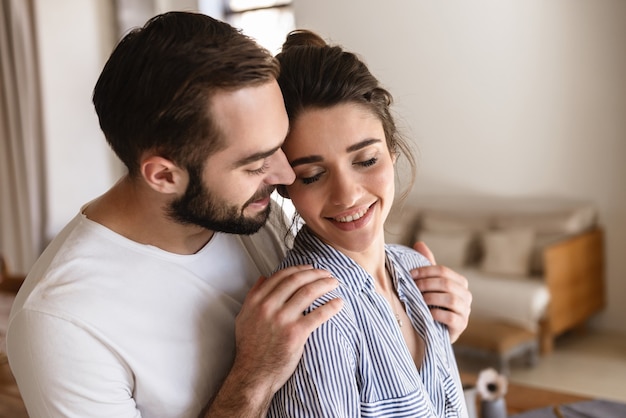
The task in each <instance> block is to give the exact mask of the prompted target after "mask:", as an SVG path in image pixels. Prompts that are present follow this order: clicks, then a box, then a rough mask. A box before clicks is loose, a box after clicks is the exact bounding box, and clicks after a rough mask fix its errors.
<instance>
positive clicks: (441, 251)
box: [415, 230, 473, 268]
mask: <svg viewBox="0 0 626 418" xmlns="http://www.w3.org/2000/svg"><path fill="white" fill-rule="evenodd" d="M472 238H473V233H472V232H470V231H460V232H439V231H428V230H422V231H421V232H419V233H418V234H417V236H416V239H415V240H416V241H424V242H425V243H426V245H428V248H429V249H430V251H432V253H433V254H434V255H435V259H436V262H437V264H442V265H444V266H448V267H453V268H454V267H462V266H464V265H466V264H467V262H468V257H469V249H470V243H471V241H472Z"/></svg>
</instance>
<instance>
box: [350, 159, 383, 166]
mask: <svg viewBox="0 0 626 418" xmlns="http://www.w3.org/2000/svg"><path fill="white" fill-rule="evenodd" d="M377 162H378V158H376V157H373V158H370V159H369V160H365V161H359V162H358V163H355V164H357V165H360V166H361V167H369V166H372V165H374V164H376V163H377Z"/></svg>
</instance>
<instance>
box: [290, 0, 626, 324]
mask: <svg viewBox="0 0 626 418" xmlns="http://www.w3.org/2000/svg"><path fill="white" fill-rule="evenodd" d="M295 7H296V23H297V26H298V27H305V28H310V29H314V30H317V31H319V32H320V33H321V34H323V35H325V36H326V37H327V38H329V39H330V40H331V41H334V42H337V43H340V44H343V45H344V46H346V47H347V48H349V49H351V50H353V51H356V52H358V53H360V54H361V55H362V56H363V57H364V59H365V60H366V62H367V63H368V64H369V65H370V68H371V69H372V70H373V72H374V73H375V74H376V75H377V76H379V78H380V79H381V80H382V81H383V83H384V84H385V85H386V86H387V87H388V88H389V89H390V90H391V91H392V93H393V94H394V96H395V99H396V110H397V112H398V114H399V116H400V118H401V120H402V123H403V124H404V125H406V128H407V129H405V131H407V132H408V133H409V135H410V136H411V137H412V138H413V139H414V140H415V141H416V145H417V147H418V149H419V152H420V171H419V174H418V179H417V183H416V188H415V190H414V192H413V195H412V198H413V199H419V198H420V196H421V195H430V194H439V195H455V194H465V195H467V194H470V195H483V194H488V195H492V194H494V195H510V196H527V195H558V196H564V197H575V198H583V199H589V200H592V201H594V202H596V203H597V205H598V207H599V209H600V215H601V222H602V223H603V224H604V225H605V227H606V230H607V231H606V232H607V236H606V244H607V255H606V259H607V281H608V301H609V306H608V309H607V310H606V312H605V313H603V314H602V315H600V316H599V317H598V318H596V319H595V320H594V321H593V325H594V326H598V327H602V328H606V329H615V330H621V331H626V321H624V318H626V257H624V251H626V250H625V248H626V163H625V162H624V160H625V159H626V76H625V75H626V48H624V40H625V39H626V2H624V1H621V0H595V1H593V2H585V1H571V0H553V1H549V2H547V1H544V0H505V1H502V0H474V1H466V2H441V1H435V0H432V1H410V0H404V1H401V0H393V1H386V2H382V1H374V0H361V1H358V2H355V1H347V0H316V1H306V0H295Z"/></svg>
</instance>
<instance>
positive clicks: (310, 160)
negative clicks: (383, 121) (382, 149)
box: [289, 138, 382, 167]
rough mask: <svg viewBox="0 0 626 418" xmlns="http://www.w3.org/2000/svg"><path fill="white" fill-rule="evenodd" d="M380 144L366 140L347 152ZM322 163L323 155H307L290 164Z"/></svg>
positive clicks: (374, 139) (354, 145) (351, 147)
mask: <svg viewBox="0 0 626 418" xmlns="http://www.w3.org/2000/svg"><path fill="white" fill-rule="evenodd" d="M379 142H382V141H381V140H380V139H376V138H369V139H365V140H363V141H361V142H357V143H356V144H352V145H350V146H349V147H348V148H346V151H347V152H355V151H358V150H360V149H363V148H366V147H368V146H370V145H372V144H377V143H379ZM320 161H324V158H322V156H321V155H307V156H306V157H301V158H296V159H295V160H293V161H289V164H290V165H291V167H296V166H298V165H303V164H311V163H319V162H320Z"/></svg>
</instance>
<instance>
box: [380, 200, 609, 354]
mask: <svg viewBox="0 0 626 418" xmlns="http://www.w3.org/2000/svg"><path fill="white" fill-rule="evenodd" d="M385 234H386V237H385V238H386V240H387V242H395V243H401V244H405V245H412V243H414V242H415V241H416V240H422V241H424V242H426V244H427V245H428V246H429V248H430V249H431V250H432V251H433V253H434V255H435V257H436V261H437V263H438V264H442V265H447V266H449V267H451V268H453V269H455V270H456V271H458V272H460V273H461V274H463V275H464V276H465V277H466V278H467V279H468V282H469V287H470V290H471V292H472V295H473V303H472V313H471V315H470V326H471V325H472V319H473V318H480V321H481V323H482V321H484V319H485V318H487V319H491V320H493V321H495V322H499V323H505V324H510V325H513V326H515V327H518V328H519V329H523V330H526V331H528V332H531V333H533V334H535V335H536V336H537V339H538V347H539V349H540V351H541V353H543V354H545V353H549V352H551V351H552V349H553V345H554V339H555V338H556V337H557V336H559V335H561V334H562V333H564V332H566V331H568V330H572V329H574V328H579V327H582V326H584V325H585V323H586V322H587V320H588V319H589V318H590V317H591V316H592V315H594V314H596V313H598V312H599V311H601V310H602V309H603V308H604V307H605V289H604V250H603V231H602V228H601V226H600V225H599V223H598V214H597V209H596V207H595V206H594V205H593V204H591V203H589V202H584V201H577V200H571V199H561V198H555V197H537V198H495V197H488V198H485V197H481V198H478V197H473V198H469V197H456V198H452V197H447V198H441V197H421V198H420V199H419V202H418V203H408V202H406V201H405V202H404V203H399V204H396V205H395V206H394V209H393V210H392V212H391V213H390V215H389V217H388V219H387V222H386V224H385ZM476 323H479V321H478V319H477V320H476ZM468 329H469V327H468Z"/></svg>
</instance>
